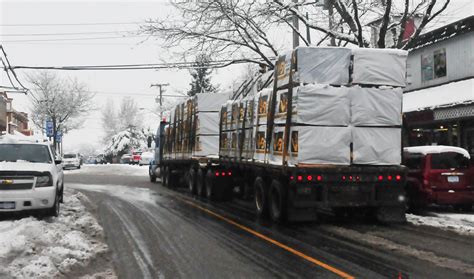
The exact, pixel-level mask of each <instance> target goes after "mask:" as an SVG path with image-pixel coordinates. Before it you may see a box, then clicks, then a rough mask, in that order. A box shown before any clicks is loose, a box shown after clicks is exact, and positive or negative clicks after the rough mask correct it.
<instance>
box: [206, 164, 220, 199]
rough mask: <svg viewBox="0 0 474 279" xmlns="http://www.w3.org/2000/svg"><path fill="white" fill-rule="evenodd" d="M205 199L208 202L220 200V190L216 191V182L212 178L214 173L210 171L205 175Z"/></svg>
mask: <svg viewBox="0 0 474 279" xmlns="http://www.w3.org/2000/svg"><path fill="white" fill-rule="evenodd" d="M205 181H206V183H205V185H206V198H207V199H208V200H210V201H218V200H221V198H222V196H221V193H220V191H219V190H220V189H217V185H216V180H215V178H214V173H213V172H212V170H208V171H207V174H206V180H205Z"/></svg>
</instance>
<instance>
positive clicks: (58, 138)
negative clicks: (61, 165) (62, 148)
mask: <svg viewBox="0 0 474 279" xmlns="http://www.w3.org/2000/svg"><path fill="white" fill-rule="evenodd" d="M62 136H63V135H62V133H61V131H57V132H56V142H60V141H61V138H62Z"/></svg>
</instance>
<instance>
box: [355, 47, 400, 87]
mask: <svg viewBox="0 0 474 279" xmlns="http://www.w3.org/2000/svg"><path fill="white" fill-rule="evenodd" d="M352 54H353V55H354V63H353V72H352V83H353V84H367V85H389V86H396V87H405V85H406V80H405V76H406V60H407V56H408V52H407V51H405V50H397V49H371V48H356V49H352Z"/></svg>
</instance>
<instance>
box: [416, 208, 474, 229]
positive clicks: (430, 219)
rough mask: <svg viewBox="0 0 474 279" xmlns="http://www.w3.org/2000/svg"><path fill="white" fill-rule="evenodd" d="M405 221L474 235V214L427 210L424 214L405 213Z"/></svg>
mask: <svg viewBox="0 0 474 279" xmlns="http://www.w3.org/2000/svg"><path fill="white" fill-rule="evenodd" d="M407 221H408V222H409V223H412V224H414V225H424V226H431V227H438V228H441V229H445V230H450V231H455V232H457V233H460V234H465V235H474V214H473V213H470V214H467V213H450V212H446V213H444V212H443V213H442V212H432V211H431V212H427V213H426V215H423V216H421V215H414V214H407Z"/></svg>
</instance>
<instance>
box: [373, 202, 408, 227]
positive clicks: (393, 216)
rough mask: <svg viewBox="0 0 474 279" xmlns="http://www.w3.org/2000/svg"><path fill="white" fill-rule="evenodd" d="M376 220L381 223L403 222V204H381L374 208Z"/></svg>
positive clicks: (404, 220) (404, 219)
mask: <svg viewBox="0 0 474 279" xmlns="http://www.w3.org/2000/svg"><path fill="white" fill-rule="evenodd" d="M376 218H377V221H379V222H381V223H405V222H406V221H407V219H406V216H405V206H381V207H378V208H377V210H376Z"/></svg>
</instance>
